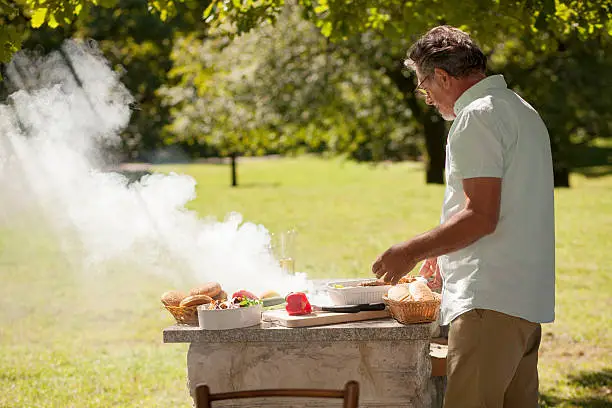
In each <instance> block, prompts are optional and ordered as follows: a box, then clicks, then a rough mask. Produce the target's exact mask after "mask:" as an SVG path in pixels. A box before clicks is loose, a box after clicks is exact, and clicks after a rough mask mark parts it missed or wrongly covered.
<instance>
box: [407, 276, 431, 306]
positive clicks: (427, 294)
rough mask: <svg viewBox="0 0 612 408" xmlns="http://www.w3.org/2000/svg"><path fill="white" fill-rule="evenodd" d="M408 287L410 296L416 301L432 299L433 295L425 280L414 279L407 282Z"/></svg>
mask: <svg viewBox="0 0 612 408" xmlns="http://www.w3.org/2000/svg"><path fill="white" fill-rule="evenodd" d="M408 289H409V290H410V295H411V296H412V298H413V299H414V300H416V301H417V302H420V301H428V300H434V295H433V293H432V292H431V289H429V287H428V286H427V284H426V283H425V282H422V281H419V280H415V281H414V282H411V283H409V284H408Z"/></svg>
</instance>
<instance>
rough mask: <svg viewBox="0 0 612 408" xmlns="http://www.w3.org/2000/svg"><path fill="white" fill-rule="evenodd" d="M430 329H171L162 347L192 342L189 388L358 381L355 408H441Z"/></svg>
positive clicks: (372, 324) (321, 403)
mask: <svg viewBox="0 0 612 408" xmlns="http://www.w3.org/2000/svg"><path fill="white" fill-rule="evenodd" d="M436 328H437V326H436V325H435V324H433V323H432V324H417V325H408V326H404V325H401V324H399V323H397V322H396V321H395V320H393V319H380V320H371V321H366V322H357V323H346V324H337V325H329V326H321V327H311V328H299V329H287V328H284V327H280V326H275V325H272V324H270V323H262V324H261V325H259V326H255V327H252V328H245V329H234V330H222V331H208V330H201V329H199V328H197V327H184V326H172V327H170V328H168V329H166V330H164V342H166V343H179V342H189V343H191V345H190V347H189V352H188V354H187V373H188V386H189V390H190V392H191V394H192V396H193V395H194V388H195V386H196V385H197V384H201V383H205V384H207V385H208V386H209V387H210V389H211V392H213V393H215V392H225V391H238V390H246V389H257V388H335V389H342V388H343V387H344V384H345V383H346V382H347V381H349V380H356V381H358V382H359V387H360V395H359V402H360V403H359V406H360V407H362V408H374V407H381V408H382V407H386V408H393V407H406V408H430V407H431V408H433V407H438V406H440V405H441V400H442V398H441V395H440V394H441V392H442V390H440V387H439V385H438V386H437V384H436V383H437V380H436V379H433V378H432V377H431V361H430V358H429V347H430V340H431V337H432V334H434V332H435V329H436ZM331 401H333V400H321V399H319V400H317V399H304V400H296V399H293V400H291V401H289V400H284V399H269V401H265V400H254V399H251V400H242V401H235V402H232V403H225V404H223V403H221V402H219V403H217V405H216V407H217V406H218V407H264V406H265V407H332V406H337V407H340V406H341V402H340V401H338V402H337V403H334V402H331Z"/></svg>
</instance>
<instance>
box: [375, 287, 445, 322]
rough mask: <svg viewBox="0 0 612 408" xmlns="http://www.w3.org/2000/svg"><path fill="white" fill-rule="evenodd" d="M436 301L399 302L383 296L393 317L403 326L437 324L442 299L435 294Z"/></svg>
mask: <svg viewBox="0 0 612 408" xmlns="http://www.w3.org/2000/svg"><path fill="white" fill-rule="evenodd" d="M433 295H434V300H427V301H421V302H416V301H407V302H398V301H397V300H393V299H389V298H388V297H387V296H383V301H384V302H385V304H386V305H387V306H388V307H389V311H390V312H391V316H393V318H394V319H395V320H397V321H398V322H400V323H402V324H411V323H429V322H435V321H436V320H437V319H438V314H439V313H440V301H441V299H442V297H441V296H440V294H438V293H435V292H434V293H433Z"/></svg>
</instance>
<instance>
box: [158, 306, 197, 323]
mask: <svg viewBox="0 0 612 408" xmlns="http://www.w3.org/2000/svg"><path fill="white" fill-rule="evenodd" d="M164 307H165V308H166V309H167V310H168V311H169V312H170V313H172V316H174V318H175V319H176V322H177V323H178V324H186V325H189V326H197V325H198V307H197V306H167V305H164Z"/></svg>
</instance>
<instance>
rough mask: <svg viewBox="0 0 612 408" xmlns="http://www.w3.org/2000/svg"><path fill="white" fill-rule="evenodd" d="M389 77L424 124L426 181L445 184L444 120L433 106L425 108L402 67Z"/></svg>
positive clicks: (416, 117)
mask: <svg viewBox="0 0 612 408" xmlns="http://www.w3.org/2000/svg"><path fill="white" fill-rule="evenodd" d="M387 75H388V76H389V78H390V79H391V80H392V81H393V82H394V83H395V85H396V86H397V88H398V89H399V90H400V91H401V92H402V94H404V101H405V102H406V105H407V106H408V108H409V109H410V111H412V114H413V115H414V117H415V119H416V120H417V121H418V122H419V123H421V124H422V125H423V133H424V137H425V148H426V150H427V162H426V163H425V169H426V171H425V182H426V183H428V184H444V161H445V160H446V149H445V148H444V146H445V138H446V137H445V134H446V125H445V124H444V120H443V119H442V118H441V117H440V115H438V113H437V112H436V111H435V110H434V109H433V108H431V107H428V108H426V109H423V105H421V104H419V102H418V101H417V98H416V96H415V94H414V89H415V87H416V86H415V84H414V81H413V80H411V79H410V78H406V77H405V76H404V75H403V73H402V68H401V67H397V69H396V70H393V71H390V72H389V73H388V74H387Z"/></svg>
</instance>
